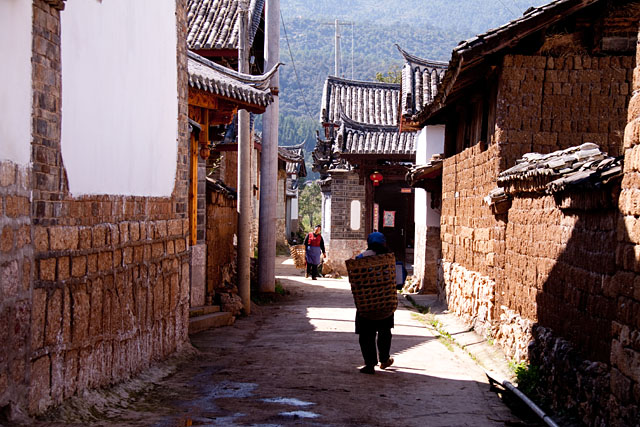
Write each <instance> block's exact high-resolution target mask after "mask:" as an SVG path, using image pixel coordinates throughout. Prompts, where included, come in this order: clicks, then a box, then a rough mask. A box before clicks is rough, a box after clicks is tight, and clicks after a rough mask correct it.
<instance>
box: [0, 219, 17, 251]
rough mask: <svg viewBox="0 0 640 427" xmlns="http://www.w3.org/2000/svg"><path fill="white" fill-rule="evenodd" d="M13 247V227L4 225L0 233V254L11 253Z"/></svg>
mask: <svg viewBox="0 0 640 427" xmlns="http://www.w3.org/2000/svg"><path fill="white" fill-rule="evenodd" d="M13 245H14V232H13V227H11V226H10V225H5V226H4V227H2V233H0V252H11V251H12V250H13Z"/></svg>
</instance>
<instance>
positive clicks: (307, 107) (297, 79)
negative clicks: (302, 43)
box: [280, 10, 315, 121]
mask: <svg viewBox="0 0 640 427" xmlns="http://www.w3.org/2000/svg"><path fill="white" fill-rule="evenodd" d="M280 21H281V22H282V29H283V30H284V38H285V40H286V41H287V48H288V49H289V57H290V58H291V65H292V66H293V72H294V73H295V75H296V81H297V83H298V89H300V92H302V85H301V84H300V76H298V70H297V69H296V62H295V61H294V60H293V53H292V52H291V45H290V44H289V36H288V35H287V27H286V26H285V24H284V17H283V16H282V10H280ZM302 101H303V102H304V107H305V109H306V110H307V115H308V116H309V118H311V120H313V121H315V119H314V118H313V115H312V114H311V112H310V110H309V105H307V98H306V97H305V96H304V95H303V96H302Z"/></svg>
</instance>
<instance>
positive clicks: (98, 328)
mask: <svg viewBox="0 0 640 427" xmlns="http://www.w3.org/2000/svg"><path fill="white" fill-rule="evenodd" d="M90 292H91V317H90V319H89V336H90V337H97V336H99V335H100V334H102V312H103V307H102V304H103V283H102V280H100V279H96V280H94V281H93V283H92V284H91V288H90Z"/></svg>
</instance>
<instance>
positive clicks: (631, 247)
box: [610, 44, 640, 425]
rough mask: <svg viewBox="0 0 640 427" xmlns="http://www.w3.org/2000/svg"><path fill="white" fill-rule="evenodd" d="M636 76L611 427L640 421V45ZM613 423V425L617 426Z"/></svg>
mask: <svg viewBox="0 0 640 427" xmlns="http://www.w3.org/2000/svg"><path fill="white" fill-rule="evenodd" d="M637 52H638V53H637V55H636V68H635V70H634V73H633V77H634V78H633V85H632V90H633V97H632V98H631V101H630V103H629V111H628V124H627V126H626V129H625V134H624V156H625V157H624V179H623V181H622V191H621V194H620V199H619V205H618V207H619V210H620V214H621V218H620V220H619V222H618V234H617V236H618V246H617V250H616V266H617V269H618V271H617V273H616V275H615V277H614V281H613V285H614V287H613V289H612V297H614V298H615V299H616V302H617V308H616V319H615V321H614V322H613V327H612V334H613V341H612V343H611V358H610V359H611V391H612V397H611V402H610V407H611V419H612V422H611V425H633V423H634V422H635V423H637V421H638V419H640V407H639V406H640V278H639V275H638V273H640V255H639V254H640V220H639V219H638V218H639V217H640V93H639V91H640V67H639V66H638V64H640V44H639V45H638V50H637ZM614 420H615V424H614Z"/></svg>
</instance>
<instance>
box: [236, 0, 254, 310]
mask: <svg viewBox="0 0 640 427" xmlns="http://www.w3.org/2000/svg"><path fill="white" fill-rule="evenodd" d="M239 6H240V11H239V14H238V19H239V20H240V34H239V39H240V40H239V43H238V71H239V72H241V73H244V74H249V60H248V57H249V52H248V47H247V27H248V21H249V19H248V17H249V10H248V9H249V2H248V1H247V0H240V4H239ZM249 121H250V119H249V112H248V111H247V110H238V293H239V294H240V298H242V305H243V306H244V312H245V314H247V315H248V314H250V313H251V259H250V256H251V254H250V248H249V246H250V243H251V174H250V172H251V148H252V147H251V145H252V144H251V135H250V129H249Z"/></svg>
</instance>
